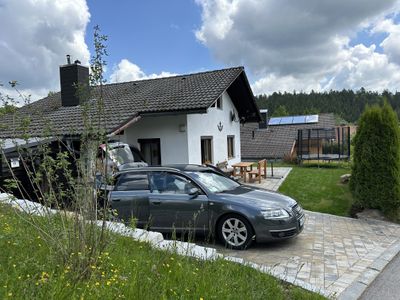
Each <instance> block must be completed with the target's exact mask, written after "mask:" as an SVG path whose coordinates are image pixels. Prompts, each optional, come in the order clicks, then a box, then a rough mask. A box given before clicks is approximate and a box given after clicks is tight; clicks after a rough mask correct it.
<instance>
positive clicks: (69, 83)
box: [60, 55, 89, 106]
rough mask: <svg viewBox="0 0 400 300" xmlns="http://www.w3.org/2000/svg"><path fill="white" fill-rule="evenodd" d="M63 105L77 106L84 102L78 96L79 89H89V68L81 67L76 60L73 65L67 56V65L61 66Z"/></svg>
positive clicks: (80, 96)
mask: <svg viewBox="0 0 400 300" xmlns="http://www.w3.org/2000/svg"><path fill="white" fill-rule="evenodd" d="M60 86H61V105H62V106H77V105H79V104H81V103H82V101H83V100H84V99H83V97H82V95H78V94H79V93H78V92H77V88H78V87H79V88H80V89H82V88H88V86H89V68H88V67H84V66H81V65H80V61H79V60H76V61H75V62H74V63H73V64H71V57H70V56H69V55H67V64H66V65H63V66H60Z"/></svg>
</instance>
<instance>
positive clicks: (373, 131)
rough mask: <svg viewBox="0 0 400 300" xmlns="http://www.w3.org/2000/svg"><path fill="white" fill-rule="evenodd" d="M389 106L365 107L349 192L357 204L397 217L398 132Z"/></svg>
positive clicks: (399, 188)
mask: <svg viewBox="0 0 400 300" xmlns="http://www.w3.org/2000/svg"><path fill="white" fill-rule="evenodd" d="M398 122H399V121H398V118H397V115H396V113H395V112H394V111H393V109H392V108H391V106H390V105H389V104H388V103H386V102H385V103H384V104H383V106H372V107H367V108H366V109H365V111H364V113H363V114H362V115H361V117H360V120H359V127H358V130H357V134H356V136H355V139H354V162H353V166H352V177H351V180H350V189H351V191H352V193H353V196H354V198H355V199H356V201H357V202H358V204H359V205H361V206H362V207H365V208H377V209H380V210H382V211H383V213H384V214H385V215H387V216H388V217H391V218H395V219H397V218H398V216H399V215H398V212H399V207H400V130H399V123H398Z"/></svg>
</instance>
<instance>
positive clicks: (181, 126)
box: [179, 124, 186, 132]
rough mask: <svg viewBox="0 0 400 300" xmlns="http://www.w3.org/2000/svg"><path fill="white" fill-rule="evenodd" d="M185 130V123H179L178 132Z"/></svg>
mask: <svg viewBox="0 0 400 300" xmlns="http://www.w3.org/2000/svg"><path fill="white" fill-rule="evenodd" d="M185 131H186V125H185V124H179V132H185Z"/></svg>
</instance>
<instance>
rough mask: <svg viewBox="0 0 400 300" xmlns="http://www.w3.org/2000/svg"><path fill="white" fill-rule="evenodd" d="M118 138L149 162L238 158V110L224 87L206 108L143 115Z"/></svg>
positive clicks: (171, 162) (229, 160) (191, 162)
mask: <svg viewBox="0 0 400 300" xmlns="http://www.w3.org/2000/svg"><path fill="white" fill-rule="evenodd" d="M120 140H121V141H124V142H126V143H128V144H131V145H135V146H136V147H137V148H139V149H140V150H141V151H142V152H143V154H144V156H145V159H146V160H147V161H149V162H150V163H152V164H180V163H190V164H202V163H211V164H217V163H219V162H222V161H227V162H228V163H229V164H232V163H236V162H239V161H240V159H241V157H240V122H239V118H238V111H237V109H236V107H235V105H234V104H233V102H232V100H231V98H230V96H229V94H228V93H227V92H226V91H225V92H223V94H222V96H221V97H219V98H218V99H217V100H216V101H215V102H214V103H213V104H212V105H211V106H210V107H209V108H208V109H207V111H206V113H197V114H175V115H166V116H152V117H143V118H142V119H140V120H139V121H138V122H136V123H134V124H133V125H131V126H130V127H128V128H127V129H126V130H125V131H124V134H123V135H121V136H120Z"/></svg>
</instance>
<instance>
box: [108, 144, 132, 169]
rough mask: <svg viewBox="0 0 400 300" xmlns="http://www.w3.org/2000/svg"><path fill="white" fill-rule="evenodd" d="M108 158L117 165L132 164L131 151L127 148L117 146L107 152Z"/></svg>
mask: <svg viewBox="0 0 400 300" xmlns="http://www.w3.org/2000/svg"><path fill="white" fill-rule="evenodd" d="M109 154H110V158H111V159H112V160H113V161H115V162H116V163H117V165H119V166H120V165H124V164H127V163H131V162H134V159H133V155H132V152H131V149H130V148H129V147H127V146H119V147H116V148H113V149H111V150H110V151H109Z"/></svg>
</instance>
